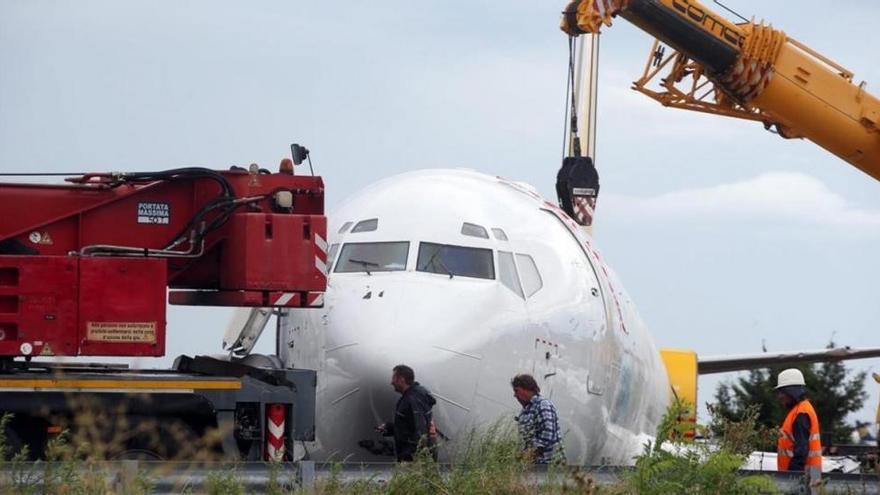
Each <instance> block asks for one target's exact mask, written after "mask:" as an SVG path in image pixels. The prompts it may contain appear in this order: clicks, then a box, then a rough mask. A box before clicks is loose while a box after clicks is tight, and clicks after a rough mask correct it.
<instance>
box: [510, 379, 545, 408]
mask: <svg viewBox="0 0 880 495" xmlns="http://www.w3.org/2000/svg"><path fill="white" fill-rule="evenodd" d="M510 385H511V386H512V387H513V396H514V397H516V400H517V401H519V403H520V404H522V405H526V404H528V403H529V401H531V400H532V397H534V396H536V395H538V394H540V393H541V387H539V386H538V382H536V381H535V379H534V377H532V375H526V374H522V375H516V376H515V377H513V380H510Z"/></svg>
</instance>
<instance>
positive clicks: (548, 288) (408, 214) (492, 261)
mask: <svg viewBox="0 0 880 495" xmlns="http://www.w3.org/2000/svg"><path fill="white" fill-rule="evenodd" d="M558 189H560V188H558ZM562 189H564V188H562ZM569 192H577V189H576V188H573V189H571V191H569ZM572 196H573V195H571V194H569V195H568V196H566V194H565V193H564V192H563V193H561V194H560V197H562V198H567V199H568V200H572ZM563 203H564V201H563ZM563 206H564V205H563ZM569 211H573V209H571V208H570V209H569ZM575 219H578V220H580V221H581V223H578V221H575ZM583 220H584V218H583V216H581V215H578V214H577V212H575V214H574V215H571V214H569V213H567V212H566V211H564V210H563V209H562V208H560V206H558V205H557V204H555V203H551V202H550V201H547V200H545V199H544V198H542V197H541V195H540V194H539V193H538V192H537V191H536V190H535V189H534V188H533V187H532V186H530V185H527V184H524V183H522V182H516V181H511V180H508V179H505V178H502V177H498V176H492V175H487V174H483V173H479V172H475V171H472V170H463V169H456V170H447V169H435V170H423V171H415V172H409V173H404V174H401V175H397V176H393V177H390V178H387V179H384V180H380V181H379V182H376V183H375V184H372V185H370V186H367V187H366V188H365V189H363V190H362V191H360V192H359V193H356V194H355V195H354V196H352V197H351V198H350V199H348V200H347V201H345V202H344V203H343V204H341V205H340V206H339V207H338V208H337V209H336V210H335V211H334V212H332V213H331V214H330V215H329V226H328V237H329V239H328V243H329V255H328V256H329V259H328V262H327V266H326V269H327V271H328V272H329V279H328V288H327V292H326V293H325V295H324V301H323V302H324V307H323V308H320V309H306V310H298V309H295V310H285V312H284V313H283V314H282V317H281V318H280V319H279V327H278V341H277V353H278V356H277V357H271V358H269V359H267V358H266V357H265V356H259V355H255V354H249V353H250V351H251V349H252V348H253V346H254V343H255V342H256V341H257V339H258V338H259V335H260V333H261V332H262V330H263V328H264V327H266V323H267V322H268V320H269V318H270V317H271V313H272V312H271V310H268V309H254V310H251V311H250V313H245V312H243V313H241V314H240V315H239V317H238V320H237V321H236V322H234V323H232V324H231V325H230V328H229V330H228V331H227V334H226V336H225V337H224V347H226V348H227V349H229V350H230V351H231V354H232V356H233V357H239V358H241V357H243V358H244V361H245V362H246V363H251V364H257V365H260V366H285V367H297V368H307V369H315V370H317V371H318V392H317V406H316V409H317V411H316V412H317V431H316V441H315V442H314V443H309V444H306V445H305V450H306V451H307V452H300V453H299V454H296V455H298V456H302V455H308V457H309V458H311V459H314V460H317V461H348V462H376V461H388V460H390V459H391V457H390V456H391V455H393V448H392V447H391V443H390V441H389V440H388V439H383V438H382V437H381V436H380V435H379V434H378V433H376V432H375V430H374V428H375V426H376V425H378V424H379V423H382V422H384V421H388V420H390V419H391V417H390V415H391V411H392V410H393V406H394V404H395V402H396V400H397V397H398V396H397V394H396V393H394V391H393V390H392V387H391V386H390V384H389V381H390V376H391V369H392V368H393V367H394V366H395V365H397V364H407V365H409V366H411V367H413V368H414V369H415V372H416V380H417V381H420V382H421V383H422V384H423V385H425V386H426V387H427V388H428V389H429V390H430V391H431V392H432V394H433V395H434V397H435V398H436V399H437V404H436V405H435V407H434V411H433V412H434V420H435V422H436V424H437V427H438V429H439V430H440V431H441V432H442V433H443V435H444V436H445V437H447V438H448V439H449V441H448V443H447V444H448V445H452V446H454V445H455V444H456V441H459V440H466V439H467V437H468V435H469V434H470V433H471V431H472V430H473V428H475V427H476V428H478V427H487V426H490V425H493V424H495V423H496V422H498V421H510V424H513V418H514V416H515V415H516V413H517V412H518V411H519V409H520V406H519V404H518V403H517V402H516V400H515V399H514V397H513V393H512V388H511V386H510V380H511V378H512V377H513V376H514V375H516V374H518V373H530V374H533V375H534V377H535V378H536V380H537V381H538V383H539V385H540V387H541V392H542V394H543V395H544V396H547V397H549V398H550V399H551V400H552V401H553V402H554V404H555V405H556V407H557V409H558V412H559V416H560V421H561V426H562V430H563V435H564V450H565V455H566V460H567V461H568V462H569V463H573V464H581V465H628V464H632V462H633V458H634V456H636V455H638V454H640V453H641V452H642V451H643V448H644V444H645V442H646V441H648V440H650V439H651V438H652V437H653V435H654V433H655V430H656V427H657V425H658V423H659V421H660V419H661V417H662V416H663V414H664V413H665V412H666V409H667V407H668V405H669V403H670V400H671V398H672V397H674V396H679V397H682V398H689V399H690V400H691V401H695V400H696V377H697V375H698V374H707V373H719V372H729V371H736V370H744V369H750V368H754V367H759V366H768V365H777V366H779V365H785V366H787V365H794V364H800V363H807V362H817V361H822V360H841V359H855V358H865V357H876V356H878V355H880V350H878V349H850V348H848V347H846V348H838V349H825V350H822V351H815V352H789V353H777V354H773V353H763V354H758V355H751V356H749V355H746V356H731V357H724V356H719V357H706V358H697V356H696V354H695V353H693V352H686V351H675V350H662V351H661V350H660V349H658V348H657V347H656V345H655V344H654V341H653V338H652V336H651V334H650V333H649V332H648V330H647V328H646V326H645V324H644V323H643V322H642V320H641V319H640V318H639V315H638V313H637V311H636V307H635V305H634V303H633V301H632V300H631V299H630V297H629V296H628V295H627V293H626V292H625V291H624V289H623V286H622V284H621V283H620V281H619V280H618V278H617V277H616V275H615V274H614V272H613V271H612V270H611V268H610V267H609V266H608V265H607V264H606V263H605V262H604V261H603V258H602V255H601V254H600V252H599V250H598V249H597V248H596V246H595V243H594V240H593V238H592V236H591V235H590V234H589V231H588V230H587V229H585V228H584V226H583V225H582V223H584V222H583ZM670 356H671V357H670ZM682 356H684V357H685V359H684V360H682V359H681V357H682ZM687 389H690V391H689V392H688V390H687ZM300 449H301V447H300ZM450 452H451V449H446V451H444V449H442V448H441V460H443V459H447V460H448V459H449V456H450Z"/></svg>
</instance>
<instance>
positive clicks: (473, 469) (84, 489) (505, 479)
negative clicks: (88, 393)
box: [0, 404, 778, 495]
mask: <svg viewBox="0 0 880 495" xmlns="http://www.w3.org/2000/svg"><path fill="white" fill-rule="evenodd" d="M685 408H686V406H685V405H684V404H673V405H672V406H671V407H670V408H669V410H668V411H667V413H666V415H665V416H664V418H663V421H662V422H661V424H660V426H659V428H658V431H657V434H656V440H655V441H653V442H651V443H649V444H647V445H645V448H644V451H643V452H642V454H641V455H639V456H638V457H637V458H636V460H635V467H634V469H632V470H631V471H624V472H623V474H622V475H621V477H620V481H619V482H617V483H615V484H612V485H600V484H598V483H596V482H595V480H593V479H592V478H591V477H590V474H589V472H584V471H580V470H578V469H577V468H572V467H568V466H565V465H563V464H562V463H561V462H558V463H555V464H553V465H551V466H548V468H547V472H546V474H545V475H542V479H541V480H540V482H539V480H538V475H537V474H536V472H535V471H534V470H533V469H532V468H531V464H530V463H529V461H528V459H527V458H526V457H525V456H524V455H523V453H522V449H521V442H520V440H519V438H518V436H517V432H516V430H515V428H514V426H513V425H512V424H511V423H509V422H506V423H503V422H498V423H496V424H494V425H492V426H490V427H488V428H484V429H472V430H470V431H469V432H467V433H466V434H464V435H462V436H461V437H460V438H462V439H463V440H462V441H461V442H459V443H457V444H454V445H449V446H448V447H449V450H450V457H451V458H452V459H453V463H452V464H451V465H449V466H441V465H439V464H438V463H437V462H435V461H434V460H433V458H432V457H431V455H430V454H429V453H428V452H427V451H424V452H421V453H420V454H419V455H418V456H417V458H416V460H415V461H414V462H411V463H405V464H399V465H397V466H396V467H395V468H394V472H393V475H392V476H391V477H390V478H389V479H388V480H387V481H379V480H378V479H375V478H374V479H367V480H359V481H344V480H342V477H341V476H340V471H339V468H338V467H337V468H336V469H334V470H333V471H332V472H331V474H330V475H329V476H326V477H324V478H322V479H319V480H318V481H317V482H316V484H315V485H314V486H313V487H308V488H296V487H294V486H293V484H292V483H291V480H290V476H289V473H282V472H281V469H285V468H284V467H283V466H282V465H278V464H274V465H270V480H269V483H268V485H267V486H266V487H265V489H264V490H265V493H267V494H271V495H337V494H345V495H378V494H388V495H422V494H425V495H427V494H431V495H434V494H444V495H447V494H448V495H451V494H456V495H457V494H476V495H483V494H486V495H488V494H506V495H526V494H570V493H571V494H574V493H577V494H585V495H623V494H639V495H667V494H669V495H671V494H676V495H677V494H681V493H688V494H698V495H700V494H707V495H708V494H733V495H746V494H758V493H778V490H777V489H776V487H775V485H774V484H773V482H772V480H771V479H770V478H768V477H762V476H758V477H743V476H741V475H739V474H738V472H737V471H738V470H739V468H740V467H741V466H742V465H743V463H744V460H745V456H746V455H747V454H748V452H750V451H751V445H752V444H753V443H754V442H757V441H761V438H759V435H758V434H757V433H755V431H756V430H755V422H754V418H752V417H749V416H747V417H746V418H745V420H744V421H741V422H737V423H731V422H728V423H723V424H720V425H718V424H716V425H713V427H714V428H716V430H715V431H721V432H723V434H722V436H721V437H720V438H719V439H718V442H716V443H715V445H714V446H712V447H710V446H707V445H705V444H698V443H689V444H688V445H687V447H686V448H681V446H680V442H681V439H683V438H684V435H683V433H684V432H685V431H688V430H691V429H692V428H694V425H693V424H682V423H681V422H680V420H679V418H681V417H683V416H684V415H683V414H682V412H683V411H684V410H685ZM98 416H100V415H98ZM10 419H11V418H10V416H9V415H4V416H3V417H2V418H0V453H3V454H4V458H5V459H9V460H8V461H7V462H6V468H7V472H12V476H10V477H7V478H5V479H2V480H0V493H3V494H6V493H9V494H15V495H18V494H21V495H36V494H40V495H42V494H55V493H58V494H65V495H68V494H69V495H91V494H95V495H98V494H100V495H107V494H134V495H141V494H143V495H146V494H149V493H151V492H152V483H151V482H150V481H151V480H149V479H148V478H147V476H146V475H144V474H143V473H139V474H138V475H137V476H135V477H134V478H133V479H130V480H127V482H125V483H120V482H119V480H116V479H112V480H111V479H108V475H107V473H106V472H105V471H102V469H101V468H100V464H99V463H97V460H98V457H97V453H103V454H106V453H109V452H118V451H119V450H118V449H119V448H118V447H112V446H100V445H96V444H95V443H94V441H95V440H94V439H90V438H89V437H88V436H86V437H77V436H75V435H71V434H69V433H62V434H61V435H58V436H56V437H55V438H53V439H51V440H50V441H49V445H48V447H47V451H46V457H47V460H46V461H48V462H46V461H35V462H34V461H29V460H28V456H29V453H28V452H27V449H26V448H25V449H22V450H21V451H19V452H10V451H9V448H8V447H7V445H8V444H7V442H6V438H5V431H6V426H7V425H8V424H9V421H10ZM100 419H101V418H100V417H96V416H93V417H92V418H91V419H90V420H91V421H99V420H100ZM719 426H720V428H719ZM86 431H91V429H86ZM92 433H97V432H95V431H92ZM284 475H288V476H287V477H286V478H285V476H284ZM160 476H161V474H160ZM195 493H208V494H211V495H243V494H245V493H248V491H247V490H246V488H245V485H244V484H243V482H242V480H241V478H240V476H239V473H238V471H237V470H236V469H235V466H232V467H230V466H229V465H228V464H226V465H222V466H220V467H218V469H217V471H216V472H215V473H213V474H212V475H210V476H209V477H208V478H207V479H206V480H205V486H204V487H202V492H195Z"/></svg>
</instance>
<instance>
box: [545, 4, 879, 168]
mask: <svg viewBox="0 0 880 495" xmlns="http://www.w3.org/2000/svg"><path fill="white" fill-rule="evenodd" d="M618 15H619V16H620V17H622V18H624V19H626V20H627V21H629V22H631V23H633V24H635V25H636V26H638V27H639V28H641V29H642V30H644V31H646V32H647V33H649V34H651V35H652V36H654V37H655V38H657V39H658V40H659V41H655V43H654V46H653V48H652V50H651V53H650V54H649V57H648V63H647V64H646V66H645V71H644V73H643V75H642V77H641V78H640V79H639V80H637V81H636V82H635V83H634V89H636V90H638V91H640V92H642V93H644V94H646V95H648V96H650V97H652V98H654V99H655V100H657V101H659V102H660V103H662V104H663V105H665V106H671V107H676V108H684V109H688V110H695V111H700V112H706V113H714V114H718V115H727V116H731V117H738V118H744V119H749V120H756V121H760V122H763V123H764V125H765V127H766V128H768V129H770V128H775V130H776V132H778V134H779V135H780V136H782V137H785V138H806V139H809V140H810V141H813V142H814V143H816V144H818V145H819V146H821V147H823V148H825V149H826V150H828V151H829V152H831V153H833V154H835V155H837V156H838V157H840V158H842V159H843V160H845V161H846V162H848V163H849V164H851V165H853V166H854V167H856V168H858V169H860V170H862V171H863V172H865V173H866V174H868V175H870V176H871V177H873V178H874V179H876V180H880V99H878V98H877V97H876V96H874V95H872V94H870V93H868V92H867V91H866V90H865V83H864V82H862V83H860V84H856V83H854V82H853V73H852V72H850V71H848V70H846V69H844V68H843V67H841V66H840V65H838V64H836V63H835V62H833V61H832V60H830V59H828V58H827V57H824V56H822V55H821V54H819V53H817V52H816V51H814V50H812V49H810V48H809V47H807V46H806V45H804V44H803V43H800V42H798V41H796V40H794V39H792V38H790V37H788V36H787V35H786V34H785V33H784V32H782V31H779V30H777V29H774V28H773V27H772V26H769V25H765V24H763V23H756V22H754V21H751V22H743V23H733V22H730V21H729V20H727V19H725V18H724V17H722V16H721V15H719V14H717V13H716V12H713V11H712V10H710V9H709V8H708V7H706V6H705V5H703V4H702V3H700V2H699V1H697V0H575V1H572V2H571V3H569V5H568V6H567V7H566V9H565V12H564V13H563V19H562V26H561V27H562V30H563V31H565V32H566V33H568V34H569V35H572V36H578V35H580V34H584V33H598V32H599V30H600V28H601V27H602V26H603V25H605V26H610V25H611V20H612V18H614V17H616V16H618ZM660 41H662V42H663V43H664V44H666V45H668V46H670V47H672V48H673V49H674V50H675V51H674V53H671V54H669V55H666V54H665V51H664V49H663V47H662V46H661V45H660V43H659V42H660ZM651 82H656V83H657V85H659V88H656V89H652V87H651V86H650V83H651Z"/></svg>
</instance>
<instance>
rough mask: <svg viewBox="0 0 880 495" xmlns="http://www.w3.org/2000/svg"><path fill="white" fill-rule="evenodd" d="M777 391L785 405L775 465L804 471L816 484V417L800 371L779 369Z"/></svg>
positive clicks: (819, 468) (819, 453)
mask: <svg viewBox="0 0 880 495" xmlns="http://www.w3.org/2000/svg"><path fill="white" fill-rule="evenodd" d="M776 393H777V397H778V398H779V400H780V402H782V405H783V406H785V408H786V409H788V415H787V416H786V417H785V421H783V422H782V428H780V436H779V441H778V442H777V444H776V450H777V457H776V468H777V469H778V470H779V471H805V472H806V473H807V475H808V476H809V479H810V484H811V485H815V484H818V482H819V480H820V478H821V476H822V443H821V442H820V440H819V417H818V416H816V410H815V409H813V405H812V404H810V401H809V400H808V399H807V398H806V395H807V387H806V383H804V375H803V373H801V372H800V370H797V369H794V368H791V369H787V370H784V371H783V372H782V373H779V376H778V378H777V382H776Z"/></svg>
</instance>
